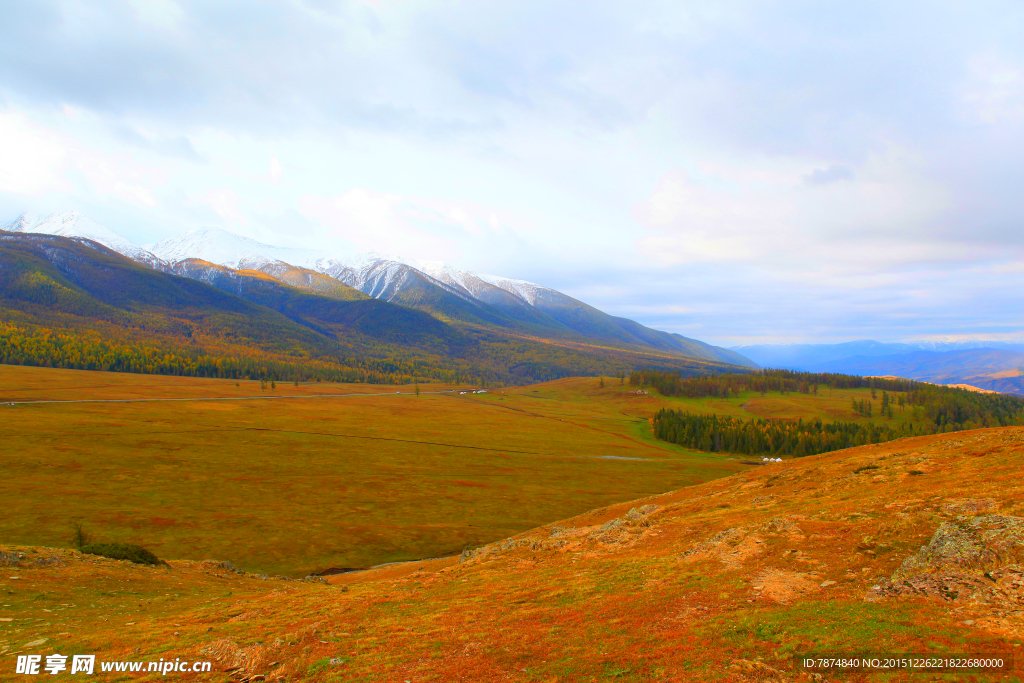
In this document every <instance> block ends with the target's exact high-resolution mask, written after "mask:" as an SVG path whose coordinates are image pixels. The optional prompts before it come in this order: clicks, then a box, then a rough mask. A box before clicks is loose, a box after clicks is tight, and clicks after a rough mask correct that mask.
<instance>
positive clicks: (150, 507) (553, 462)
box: [0, 366, 742, 576]
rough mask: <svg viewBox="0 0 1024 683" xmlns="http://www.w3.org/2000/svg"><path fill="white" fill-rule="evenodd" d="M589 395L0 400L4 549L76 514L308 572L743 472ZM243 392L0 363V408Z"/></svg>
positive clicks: (351, 388) (113, 531)
mask: <svg viewBox="0 0 1024 683" xmlns="http://www.w3.org/2000/svg"><path fill="white" fill-rule="evenodd" d="M596 384H597V382H596V380H561V381H558V382H553V383H549V384H546V385H540V386H534V387H526V388H521V389H505V390H504V392H505V393H496V392H492V393H489V394H483V395H475V394H474V395H465V396H458V395H457V396H452V395H451V394H444V395H431V394H427V393H424V394H423V395H421V396H420V397H418V398H417V397H415V396H414V395H412V394H411V388H410V387H402V388H401V390H402V391H403V392H405V393H404V394H402V395H396V394H395V391H397V388H395V387H377V386H368V385H330V384H326V383H323V384H319V383H314V384H302V385H301V386H299V387H295V386H293V385H292V384H286V383H280V384H278V385H277V389H276V390H275V391H274V392H270V391H269V390H268V391H267V392H266V395H271V394H273V395H280V396H291V395H309V394H315V393H352V392H361V393H363V394H366V395H364V396H360V397H351V398H310V399H297V400H291V399H289V400H254V401H187V402H170V403H160V402H158V403H80V404H36V405H18V406H16V407H13V408H11V407H6V406H0V415H2V416H3V420H2V422H0V437H2V438H3V441H4V448H3V449H2V450H0V460H2V463H0V466H2V468H3V471H4V474H5V476H4V477H3V478H2V479H0V500H2V501H3V503H4V507H5V514H4V515H3V516H0V538H2V539H4V540H6V541H9V542H15V543H43V544H47V545H64V544H66V537H67V536H68V532H67V526H68V524H69V522H70V521H71V520H72V519H75V520H79V521H81V522H83V523H84V524H85V525H86V527H87V528H89V529H90V530H91V531H92V532H93V533H94V534H95V535H96V536H97V537H98V538H99V539H100V540H109V541H125V542H134V543H139V544H141V545H144V546H146V547H149V548H150V549H152V550H154V551H155V552H157V553H158V554H159V555H161V556H168V557H177V558H190V559H196V560H202V559H205V558H208V557H216V558H218V559H229V560H232V561H233V562H235V563H236V564H237V565H239V566H241V567H244V568H246V569H250V570H254V571H255V570H259V571H271V572H282V573H288V574H291V575H300V576H301V575H304V574H305V573H308V572H311V571H314V570H319V569H324V568H326V567H330V566H339V567H361V566H369V565H371V564H376V563H380V562H386V561H393V560H409V559H416V558H422V557H433V556H437V555H441V554H447V553H452V552H459V551H461V550H462V548H464V547H465V546H466V545H467V544H468V545H478V544H480V543H486V542H489V541H492V540H495V539H497V538H503V537H505V536H508V535H511V534H514V533H518V532H520V531H523V530H524V529H528V528H531V527H534V526H537V525H538V524H542V523H544V522H547V521H550V520H552V519H558V518H562V517H566V516H569V515H572V514H577V513H580V512H583V511H585V510H588V509H591V508H594V507H599V506H601V505H606V504H608V503H611V502H614V501H620V500H628V499H631V498H636V497H637V496H642V495H649V494H652V493H658V492H661V491H664V490H666V489H668V488H677V487H679V486H684V485H688V484H692V483H697V482H700V481H706V480H707V479H709V478H713V477H718V476H723V475H726V474H729V473H732V472H735V471H736V470H737V469H739V468H741V467H742V466H741V465H739V464H738V463H737V462H736V461H733V460H729V459H727V458H722V457H718V456H709V455H701V454H693V453H688V452H686V451H684V450H682V449H680V448H678V447H676V446H672V445H670V444H664V443H660V442H655V441H654V440H652V438H651V437H650V434H649V432H650V430H649V428H648V427H647V424H646V422H645V418H646V417H647V416H648V415H649V414H650V413H651V411H652V410H653V409H654V407H655V406H656V405H658V403H659V402H658V401H652V400H651V399H644V398H640V397H632V396H626V395H624V394H623V393H622V391H623V388H616V390H615V391H612V390H611V389H610V388H609V389H606V390H598V389H596ZM442 388H444V387H430V386H426V385H425V386H423V390H424V392H429V391H433V390H439V389H442ZM253 395H262V394H261V390H260V385H259V382H246V381H243V382H241V383H240V386H237V387H236V386H235V382H233V381H229V380H207V379H197V378H176V377H159V376H145V375H128V374H117V373H100V372H83V371H72V370H50V369H42V368H24V367H18V366H0V401H4V402H6V401H22V400H31V399H57V400H60V399H82V398H89V399H92V398H98V399H109V398H136V397H145V398H188V397H210V396H235V397H242V396H253ZM353 437H361V438H353ZM418 442H432V443H418ZM439 444H448V445H439ZM604 456H612V457H610V458H606V457H604ZM620 458H627V459H620ZM631 458H636V459H631ZM55 494H59V497H58V498H55V497H54V496H55Z"/></svg>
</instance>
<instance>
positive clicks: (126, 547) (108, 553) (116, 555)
mask: <svg viewBox="0 0 1024 683" xmlns="http://www.w3.org/2000/svg"><path fill="white" fill-rule="evenodd" d="M82 552H83V553H86V554H87V555H99V556H101V557H109V558H111V559H114V560H128V561H129V562H134V563H135V564H163V560H161V559H159V558H158V557H157V556H156V555H154V554H153V553H151V552H149V551H148V550H146V549H145V548H143V547H142V546H138V545H131V544H130V543H93V544H91V545H87V546H83V547H82Z"/></svg>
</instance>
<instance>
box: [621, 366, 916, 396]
mask: <svg viewBox="0 0 1024 683" xmlns="http://www.w3.org/2000/svg"><path fill="white" fill-rule="evenodd" d="M629 383H630V385H632V386H635V387H639V388H641V389H642V388H645V387H649V388H654V389H657V390H658V393H660V394H661V395H662V396H683V397H686V398H708V397H717V398H729V397H731V396H738V395H739V393H740V392H742V391H756V392H758V393H760V394H762V395H763V394H766V393H768V392H769V391H778V392H782V393H787V392H789V393H801V394H818V392H819V391H826V390H830V389H859V388H864V387H868V388H872V389H876V390H887V391H896V392H906V391H912V390H914V389H915V388H916V387H919V386H927V385H924V384H923V383H922V382H915V381H914V380H910V379H899V378H897V379H886V378H882V377H858V376H856V375H842V374H836V373H827V372H797V371H795V370H774V369H764V370H754V371H751V372H747V373H728V374H719V375H714V374H704V375H701V376H696V377H694V376H686V375H685V374H683V373H679V372H672V371H664V370H634V371H633V372H632V373H630V375H629Z"/></svg>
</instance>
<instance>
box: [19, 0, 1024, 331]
mask: <svg viewBox="0 0 1024 683" xmlns="http://www.w3.org/2000/svg"><path fill="white" fill-rule="evenodd" d="M3 15H4V25H5V31H4V40H3V41H0V222H6V221H8V220H11V219H13V218H15V217H17V216H18V215H19V214H21V213H22V212H31V213H36V214H47V213H51V212H57V211H67V210H72V209H74V210H78V211H81V212H82V213H84V214H85V215H87V216H89V217H90V218H92V219H93V220H96V221H97V222H99V223H101V224H103V225H105V226H107V227H109V228H111V229H113V230H115V231H117V232H119V233H121V234H122V235H124V236H125V237H127V238H129V239H131V240H133V241H135V242H136V243H139V244H146V243H151V242H156V241H158V240H161V239H165V238H168V237H171V236H174V235H176V234H178V233H181V232H184V231H186V230H191V229H194V228H198V227H204V226H214V227H220V228H224V229H227V230H231V231H234V232H237V233H240V234H243V235H246V236H249V237H253V238H255V239H258V240H261V241H264V242H267V243H271V244H276V245H281V246H295V247H304V248H317V249H322V250H324V251H326V252H330V251H332V250H342V249H345V250H348V249H351V248H356V249H367V250H374V251H379V252H383V253H391V254H398V255H402V256H407V257H412V258H419V259H422V260H442V261H446V262H449V263H451V264H453V265H455V266H458V267H460V268H465V269H469V270H475V271H480V272H487V273H493V274H498V275H503V276H507V277H515V278H522V279H527V280H531V281H534V282H538V283H540V284H543V285H546V286H549V287H553V288H555V289H559V290H561V291H563V292H565V293H567V294H570V295H572V296H575V297H576V298H578V299H581V300H582V301H585V302H587V303H589V304H591V305H594V306H597V307H598V308H600V309H602V310H605V311H607V312H609V313H612V314H615V315H622V316H626V317H629V318H633V319H635V320H638V321H640V322H642V323H644V324H646V325H649V326H652V327H655V328H658V329H663V330H668V331H670V332H678V333H679V334H683V335H685V336H688V337H694V338H697V339H701V340H704V341H708V342H711V343H715V344H722V345H740V344H751V343H787V342H822V343H831V342H842V341H849V340H854V339H878V340H880V341H908V340H925V339H1000V340H1024V287H1022V286H1021V285H1022V283H1024V201H1021V190H1022V189H1024V154H1022V152H1024V41H1022V40H1021V39H1020V36H1021V35H1024V5H1022V4H1021V3H1020V2H1016V1H1014V2H1005V3H1000V2H991V3H987V2H976V3H963V2H956V3H952V2H936V1H929V2H900V3H893V2H872V1H870V0H865V1H864V2H858V3H839V2H821V1H820V0H818V1H815V2H770V1H767V0H764V1H761V0H754V1H750V2H731V1H729V0H723V1H721V2H714V3H709V2H680V1H679V0H672V1H657V0H655V1H644V0H630V1H628V2H625V1H624V2H610V1H606V0H590V1H589V2H579V1H577V2H562V1H560V0H545V1H544V2H532V1H530V0H518V1H517V2H486V3H481V2H461V1H459V0H451V1H446V2H421V1H418V0H402V1H401V2H398V1H391V0H363V1H356V0H353V1H350V2H347V1H338V2H334V1H331V0H306V1H305V2H303V1H301V0H290V1H282V2H273V1H267V2H262V3H250V2H218V1H216V0H203V1H202V2H185V1H176V0H110V1H108V2H103V3H95V2H77V1H67V2H51V1H47V0H30V1H29V0H25V1H18V0H13V1H11V2H5V3H4V9H3Z"/></svg>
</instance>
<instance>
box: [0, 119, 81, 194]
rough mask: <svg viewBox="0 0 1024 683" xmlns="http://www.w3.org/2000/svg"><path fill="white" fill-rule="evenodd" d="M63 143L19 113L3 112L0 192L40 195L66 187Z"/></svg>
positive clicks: (0, 127)
mask: <svg viewBox="0 0 1024 683" xmlns="http://www.w3.org/2000/svg"><path fill="white" fill-rule="evenodd" d="M65 157H66V154H65V149H64V144H63V142H62V141H61V140H60V137H59V136H58V135H57V134H56V133H54V132H53V131H50V130H47V129H45V128H43V127H42V126H38V125H35V124H33V123H32V122H30V121H29V120H28V117H26V116H25V115H24V114H22V113H20V112H0V192H11V193H14V194H19V195H32V194H39V193H42V192H46V191H53V190H59V189H62V188H64V187H66V185H67V184H66V182H65V181H64V178H63V171H64V162H65Z"/></svg>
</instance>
